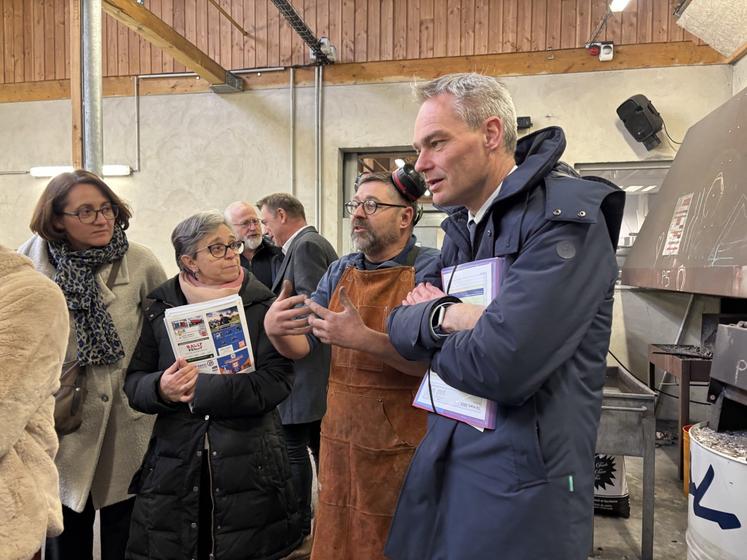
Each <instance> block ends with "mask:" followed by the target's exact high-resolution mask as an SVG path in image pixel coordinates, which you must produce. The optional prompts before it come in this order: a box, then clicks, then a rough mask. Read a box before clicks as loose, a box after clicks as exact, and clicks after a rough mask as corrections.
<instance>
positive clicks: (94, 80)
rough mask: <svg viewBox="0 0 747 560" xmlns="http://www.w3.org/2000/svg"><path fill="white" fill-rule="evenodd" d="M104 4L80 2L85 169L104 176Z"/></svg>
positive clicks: (99, 1) (87, 1) (92, 1)
mask: <svg viewBox="0 0 747 560" xmlns="http://www.w3.org/2000/svg"><path fill="white" fill-rule="evenodd" d="M101 25H102V11H101V0H83V1H82V2H81V26H82V28H83V29H82V30H81V31H82V33H81V37H82V43H83V44H82V48H81V50H82V52H81V73H80V74H81V82H82V83H81V92H82V98H83V167H85V168H86V169H88V170H89V171H92V172H94V173H96V174H97V175H99V176H102V175H103V168H104V122H103V121H104V119H103V109H102V74H103V71H102V70H103V66H102V54H101V50H102V46H101V35H102V33H101Z"/></svg>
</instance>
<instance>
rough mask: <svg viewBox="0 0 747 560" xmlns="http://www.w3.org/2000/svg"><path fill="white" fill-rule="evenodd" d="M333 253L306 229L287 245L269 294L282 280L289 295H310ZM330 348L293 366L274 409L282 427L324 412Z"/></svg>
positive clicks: (320, 348) (315, 351) (317, 417)
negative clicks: (286, 387)
mask: <svg viewBox="0 0 747 560" xmlns="http://www.w3.org/2000/svg"><path fill="white" fill-rule="evenodd" d="M335 260H337V253H336V252H335V250H334V249H333V248H332V245H330V244H329V241H327V240H326V239H324V237H322V236H321V235H319V233H317V231H316V229H314V228H313V227H311V226H309V227H307V228H306V229H304V230H303V231H302V232H300V233H299V234H298V235H297V236H296V238H295V239H294V240H293V241H292V242H291V245H290V247H289V248H288V252H287V253H286V254H285V257H284V258H283V261H282V263H281V264H280V267H279V269H278V271H277V274H276V275H275V282H274V283H273V286H272V291H273V292H275V294H279V293H280V289H281V288H282V285H283V280H289V281H290V282H291V284H293V295H296V294H306V295H311V294H312V293H313V292H314V291H315V290H316V287H317V284H319V280H321V278H322V276H324V273H325V272H327V268H328V267H329V265H330V264H331V263H332V262H334V261H335ZM329 360H330V348H329V346H327V345H326V344H322V345H319V346H317V347H315V348H314V349H312V351H311V352H310V353H309V355H308V356H306V357H305V358H303V359H301V360H296V361H295V362H294V364H293V372H294V373H295V382H294V384H293V390H292V391H291V394H290V396H289V397H288V398H287V399H286V400H284V401H283V402H282V403H281V404H280V406H278V409H279V410H280V418H281V419H282V422H283V424H305V423H307V422H314V421H316V420H321V418H322V417H323V416H324V413H325V412H326V411H327V382H328V380H329Z"/></svg>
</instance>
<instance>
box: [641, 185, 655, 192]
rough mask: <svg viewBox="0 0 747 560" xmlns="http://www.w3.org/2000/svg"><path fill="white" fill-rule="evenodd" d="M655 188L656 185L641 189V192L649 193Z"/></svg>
mask: <svg viewBox="0 0 747 560" xmlns="http://www.w3.org/2000/svg"><path fill="white" fill-rule="evenodd" d="M655 188H656V185H649V186H648V187H646V188H645V189H643V190H642V191H641V192H649V191H652V190H654V189H655Z"/></svg>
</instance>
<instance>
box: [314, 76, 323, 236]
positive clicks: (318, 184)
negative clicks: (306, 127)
mask: <svg viewBox="0 0 747 560" xmlns="http://www.w3.org/2000/svg"><path fill="white" fill-rule="evenodd" d="M323 81H324V75H323V73H322V66H321V65H319V66H317V67H316V69H315V71H314V151H315V159H316V181H315V190H316V193H315V194H316V201H315V202H316V203H315V219H316V227H317V229H318V230H319V231H320V232H321V231H322V86H323Z"/></svg>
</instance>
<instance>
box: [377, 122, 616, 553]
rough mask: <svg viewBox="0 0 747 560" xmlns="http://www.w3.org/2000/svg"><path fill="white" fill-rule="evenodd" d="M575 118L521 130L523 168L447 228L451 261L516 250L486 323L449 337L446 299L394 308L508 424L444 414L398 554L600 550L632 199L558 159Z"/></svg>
mask: <svg viewBox="0 0 747 560" xmlns="http://www.w3.org/2000/svg"><path fill="white" fill-rule="evenodd" d="M564 149H565V137H564V134H563V131H562V130H561V129H560V128H556V127H552V128H548V129H544V130H541V131H538V132H536V133H534V134H531V135H529V136H527V137H525V138H523V139H521V140H520V141H519V145H518V147H517V152H516V163H517V165H518V168H517V169H516V170H515V171H514V172H513V173H511V174H510V175H509V176H508V177H507V178H506V179H505V180H504V182H503V185H502V187H501V191H500V194H499V195H498V197H497V198H496V199H495V201H494V202H493V204H492V206H491V207H490V210H489V211H488V214H487V215H486V217H485V218H483V220H482V221H481V222H480V224H479V225H478V231H477V237H476V239H477V242H476V247H475V248H474V249H473V248H472V247H471V246H470V241H469V234H468V230H467V210H466V209H464V208H461V209H456V210H455V211H454V212H453V213H452V214H451V215H450V216H449V217H448V218H447V219H446V220H445V221H444V223H443V224H442V228H443V229H444V231H445V232H446V235H447V237H446V240H445V242H444V246H443V248H442V252H441V265H442V267H446V266H451V265H455V264H458V263H465V262H470V261H473V260H479V259H483V258H489V257H501V258H502V264H501V284H500V291H499V295H498V296H497V297H496V298H495V299H494V300H493V301H492V302H491V303H490V305H489V306H488V307H487V309H486V311H485V313H484V314H483V315H482V317H481V318H480V319H479V321H478V322H477V324H476V325H475V327H474V329H472V330H467V331H461V332H458V333H454V334H451V335H449V336H448V337H446V338H441V339H438V338H436V337H434V336H433V334H432V331H431V328H430V321H431V315H432V310H433V308H434V307H435V306H436V305H438V304H439V302H440V300H434V301H432V302H428V303H424V304H419V305H415V306H410V307H399V308H397V309H395V310H394V311H393V312H392V314H391V315H390V318H389V333H390V337H391V340H392V343H393V344H394V346H395V347H396V348H397V350H398V351H399V352H400V353H401V354H402V355H403V356H404V357H406V358H408V359H411V360H423V359H430V360H431V366H432V368H433V370H434V371H437V372H438V373H439V375H440V376H441V377H442V378H443V379H444V381H446V382H447V383H448V384H449V385H451V386H453V387H456V388H458V389H461V390H463V391H466V392H468V393H471V394H473V395H478V396H482V397H487V398H489V399H492V400H493V401H496V402H497V403H498V415H497V417H498V419H497V426H496V429H495V430H486V431H485V432H479V431H477V430H476V429H475V428H472V427H471V426H468V425H466V424H463V423H459V422H456V421H453V420H450V419H447V418H444V417H440V416H435V415H433V414H431V415H430V418H429V429H428V433H427V434H426V437H425V439H424V440H423V442H422V443H421V444H420V446H419V447H418V450H417V452H416V454H415V457H414V458H413V462H412V464H411V466H410V470H409V472H408V474H407V477H406V480H405V483H404V486H403V489H402V492H401V495H400V499H399V503H398V506H397V511H396V514H395V518H394V521H393V523H392V528H391V531H390V534H389V541H388V544H387V547H386V554H387V556H388V557H390V558H392V559H393V560H415V559H421V558H428V559H429V560H462V559H464V560H466V559H470V560H473V559H477V558H479V559H483V558H505V559H506V560H520V559H521V560H524V559H526V560H544V559H547V560H577V559H578V560H581V559H585V558H586V557H587V554H588V552H589V550H590V547H591V533H592V511H593V510H592V500H593V482H594V472H593V470H594V446H595V443H596V433H597V426H598V424H599V415H600V410H601V408H600V407H601V400H602V385H603V383H604V372H605V365H606V360H605V357H606V353H607V349H608V346H609V336H610V327H611V322H612V294H613V288H614V283H615V279H616V278H617V265H616V262H615V247H616V244H617V236H618V233H619V227H620V222H621V219H622V208H623V204H624V194H623V193H622V191H621V190H620V189H618V188H617V187H615V186H614V185H611V184H609V183H606V182H604V181H603V180H601V179H599V180H593V179H592V180H589V179H581V178H579V177H578V176H577V175H576V174H575V173H574V172H573V170H571V169H570V168H568V167H567V166H566V165H565V164H562V163H559V158H560V156H561V154H562V152H563V150H564Z"/></svg>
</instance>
